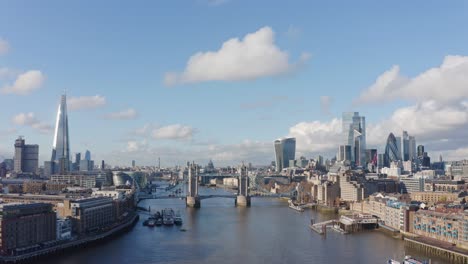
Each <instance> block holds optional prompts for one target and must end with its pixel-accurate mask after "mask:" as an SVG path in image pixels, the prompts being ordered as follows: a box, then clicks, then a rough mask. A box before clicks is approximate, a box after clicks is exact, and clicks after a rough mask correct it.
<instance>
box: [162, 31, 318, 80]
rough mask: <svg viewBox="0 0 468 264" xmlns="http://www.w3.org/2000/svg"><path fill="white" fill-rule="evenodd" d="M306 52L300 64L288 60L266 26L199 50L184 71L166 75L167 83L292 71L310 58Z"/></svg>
mask: <svg viewBox="0 0 468 264" xmlns="http://www.w3.org/2000/svg"><path fill="white" fill-rule="evenodd" d="M309 58H310V55H309V54H308V53H303V54H302V55H301V58H300V60H299V62H298V63H296V64H291V63H289V55H288V53H287V52H285V51H282V50H280V49H279V48H278V47H277V46H276V45H275V43H274V32H273V30H272V29H271V28H270V27H263V28H261V29H259V30H258V31H256V32H254V33H250V34H247V35H246V36H245V37H244V38H243V39H242V40H240V39H238V38H232V39H229V40H228V41H226V42H224V43H223V45H222V46H221V48H220V49H219V50H217V51H208V52H198V53H196V54H195V55H193V56H191V57H190V59H189V60H188V62H187V65H186V68H185V70H184V71H183V72H181V73H176V72H169V73H166V75H165V80H164V82H165V84H166V85H175V84H181V83H195V82H204V81H239V80H253V79H257V78H260V77H265V76H275V75H279V74H284V73H287V72H290V71H292V70H294V69H295V68H297V66H298V65H299V64H301V63H303V62H304V61H306V60H308V59H309Z"/></svg>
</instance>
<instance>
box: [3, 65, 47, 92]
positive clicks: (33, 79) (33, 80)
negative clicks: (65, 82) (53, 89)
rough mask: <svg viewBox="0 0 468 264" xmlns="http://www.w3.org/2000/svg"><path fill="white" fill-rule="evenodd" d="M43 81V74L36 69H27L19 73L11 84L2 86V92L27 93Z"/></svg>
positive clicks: (37, 87)
mask: <svg viewBox="0 0 468 264" xmlns="http://www.w3.org/2000/svg"><path fill="white" fill-rule="evenodd" d="M44 81H45V76H44V75H43V74H42V73H41V72H40V71H38V70H32V71H27V72H25V73H23V74H20V75H19V76H18V77H17V78H16V80H15V82H14V83H13V84H12V85H6V86H4V87H3V88H2V89H1V91H2V93H4V94H17V95H28V94H30V93H31V92H33V91H35V90H37V89H39V88H40V87H41V86H42V84H43V83H44Z"/></svg>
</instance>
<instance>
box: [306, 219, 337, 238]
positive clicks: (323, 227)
mask: <svg viewBox="0 0 468 264" xmlns="http://www.w3.org/2000/svg"><path fill="white" fill-rule="evenodd" d="M312 222H313V220H311V223H310V225H309V227H310V229H312V230H314V231H315V232H317V233H319V234H320V235H325V234H326V233H327V227H328V226H333V225H335V224H336V222H337V220H334V219H333V220H328V221H324V222H320V223H316V224H314V223H312Z"/></svg>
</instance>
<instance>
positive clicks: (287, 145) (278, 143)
mask: <svg viewBox="0 0 468 264" xmlns="http://www.w3.org/2000/svg"><path fill="white" fill-rule="evenodd" d="M275 155H276V171H277V172H280V171H282V170H283V169H284V168H287V167H289V161H290V160H295V159H296V158H295V157H296V139H295V138H284V139H277V140H275Z"/></svg>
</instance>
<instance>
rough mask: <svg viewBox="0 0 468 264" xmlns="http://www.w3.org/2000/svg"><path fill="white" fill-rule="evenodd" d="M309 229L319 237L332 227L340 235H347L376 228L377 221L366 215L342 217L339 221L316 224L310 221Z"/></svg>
mask: <svg viewBox="0 0 468 264" xmlns="http://www.w3.org/2000/svg"><path fill="white" fill-rule="evenodd" d="M309 227H310V228H311V229H312V230H314V231H315V232H317V233H319V234H321V235H323V234H326V229H327V227H332V228H333V230H335V231H337V232H339V233H341V234H348V233H354V232H359V231H361V230H363V229H371V228H375V227H377V219H376V218H374V217H373V216H372V215H367V214H357V215H342V216H341V217H340V219H339V220H335V219H333V220H328V221H324V222H320V223H316V224H314V223H312V221H311V225H310V226H309Z"/></svg>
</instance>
